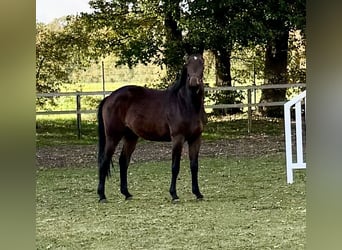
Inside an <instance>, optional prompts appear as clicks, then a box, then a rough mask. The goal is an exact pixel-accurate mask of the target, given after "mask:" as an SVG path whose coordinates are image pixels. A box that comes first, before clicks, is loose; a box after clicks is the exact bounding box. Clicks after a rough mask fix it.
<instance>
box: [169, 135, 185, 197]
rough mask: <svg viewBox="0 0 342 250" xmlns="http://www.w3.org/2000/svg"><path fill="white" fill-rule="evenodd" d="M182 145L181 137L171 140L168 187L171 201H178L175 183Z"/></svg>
mask: <svg viewBox="0 0 342 250" xmlns="http://www.w3.org/2000/svg"><path fill="white" fill-rule="evenodd" d="M183 144H184V138H183V137H180V136H179V137H175V138H172V165H171V173H172V176H171V185H170V194H171V197H172V201H177V200H179V197H178V195H177V190H176V182H177V177H178V174H179V168H180V159H181V154H182V149H183Z"/></svg>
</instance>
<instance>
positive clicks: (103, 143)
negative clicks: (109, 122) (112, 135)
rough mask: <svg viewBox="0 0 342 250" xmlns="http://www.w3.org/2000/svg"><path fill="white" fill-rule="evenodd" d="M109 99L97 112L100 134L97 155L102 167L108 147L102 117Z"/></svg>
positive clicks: (103, 101)
mask: <svg viewBox="0 0 342 250" xmlns="http://www.w3.org/2000/svg"><path fill="white" fill-rule="evenodd" d="M106 99H107V97H106V98H104V99H103V100H102V101H101V102H100V105H99V107H98V111H97V124H98V127H97V132H98V140H99V141H98V155H97V162H98V164H99V166H100V165H101V163H102V161H103V157H104V151H105V146H106V134H105V127H104V122H103V116H102V108H103V105H104V103H105V101H106Z"/></svg>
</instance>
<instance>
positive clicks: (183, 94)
mask: <svg viewBox="0 0 342 250" xmlns="http://www.w3.org/2000/svg"><path fill="white" fill-rule="evenodd" d="M203 94H204V91H203V89H199V90H198V91H192V90H190V89H188V88H187V87H186V86H183V87H182V89H180V90H179V96H180V98H182V99H183V101H184V103H186V105H187V106H189V108H192V109H194V110H195V111H197V112H200V111H201V110H202V109H203V107H204V96H203Z"/></svg>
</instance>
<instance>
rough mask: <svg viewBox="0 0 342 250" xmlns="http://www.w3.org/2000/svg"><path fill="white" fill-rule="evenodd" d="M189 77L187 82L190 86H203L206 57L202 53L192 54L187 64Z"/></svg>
mask: <svg viewBox="0 0 342 250" xmlns="http://www.w3.org/2000/svg"><path fill="white" fill-rule="evenodd" d="M185 67H186V72H187V77H186V84H187V85H188V86H189V87H190V88H202V87H203V71H204V58H203V56H202V55H201V54H193V55H190V56H189V57H188V59H187V62H186V64H185Z"/></svg>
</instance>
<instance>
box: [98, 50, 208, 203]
mask: <svg viewBox="0 0 342 250" xmlns="http://www.w3.org/2000/svg"><path fill="white" fill-rule="evenodd" d="M203 70H204V59H203V56H202V55H201V54H195V55H191V56H189V57H188V59H187V62H186V63H185V65H184V66H183V69H182V73H181V76H180V79H179V80H178V81H177V82H176V83H175V84H173V85H172V86H170V87H169V88H168V89H166V90H153V89H148V88H144V87H139V86H125V87H122V88H120V89H118V90H116V91H114V92H113V93H112V94H111V95H109V96H108V97H106V98H104V99H103V100H102V102H101V103H100V105H99V108H98V133H99V148H98V165H99V185H98V189H97V193H98V195H99V198H100V200H99V201H100V202H106V196H105V181H106V177H107V176H108V175H109V174H110V161H111V159H112V156H113V154H114V151H115V148H116V147H117V145H118V143H119V142H120V141H121V140H123V148H122V151H121V154H120V157H119V165H120V191H121V193H122V194H123V195H125V197H126V199H129V198H131V196H132V195H131V194H130V193H129V192H128V188H127V168H128V165H129V162H130V158H131V155H132V153H133V151H134V149H135V146H136V144H137V141H138V138H139V137H142V138H143V139H146V140H151V141H171V142H172V166H171V168H172V171H171V172H172V178H171V185H170V194H171V197H172V200H178V199H179V198H178V196H177V192H176V180H177V176H178V173H179V167H180V159H181V153H182V149H183V144H184V143H185V142H187V143H188V146H189V158H190V169H191V176H192V177H191V178H192V192H193V194H195V195H196V197H197V199H202V198H203V195H202V194H201V192H200V190H199V186H198V154H199V149H200V145H201V134H202V130H203V125H204V124H205V122H206V115H205V111H204V103H203V102H204V86H203Z"/></svg>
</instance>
